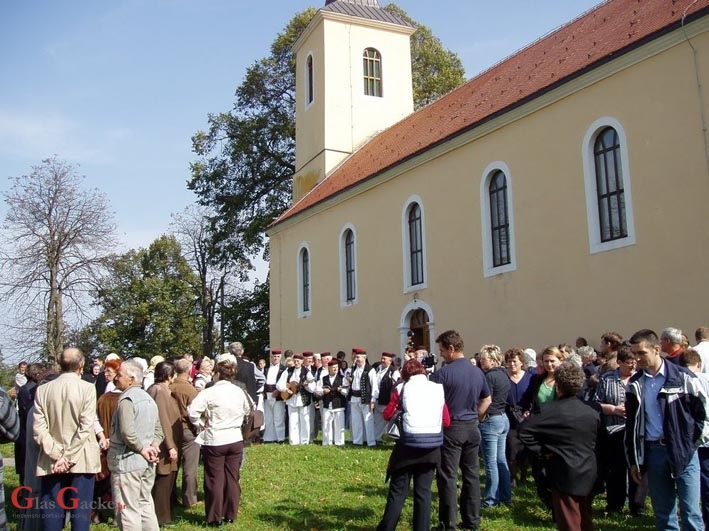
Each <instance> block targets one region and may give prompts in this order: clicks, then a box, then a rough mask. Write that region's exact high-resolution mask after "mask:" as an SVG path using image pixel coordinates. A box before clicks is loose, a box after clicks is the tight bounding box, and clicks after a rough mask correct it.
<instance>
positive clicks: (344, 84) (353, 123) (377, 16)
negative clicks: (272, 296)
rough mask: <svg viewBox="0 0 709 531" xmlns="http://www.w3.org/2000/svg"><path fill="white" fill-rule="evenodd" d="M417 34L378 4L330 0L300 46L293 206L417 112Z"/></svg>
mask: <svg viewBox="0 0 709 531" xmlns="http://www.w3.org/2000/svg"><path fill="white" fill-rule="evenodd" d="M414 31H415V28H414V27H413V26H412V25H411V24H410V23H408V22H407V21H405V20H403V19H402V18H400V17H398V16H396V15H393V14H391V13H389V12H388V11H385V10H384V9H382V8H381V7H379V3H378V1H377V0H326V2H325V6H324V7H322V8H321V9H320V10H318V12H317V14H316V15H315V16H314V17H313V19H312V20H311V21H310V24H309V25H308V27H307V28H306V29H305V31H304V32H303V34H302V35H301V36H300V38H299V39H298V40H297V41H296V43H295V45H294V46H293V51H294V53H295V56H296V76H295V78H296V90H295V92H296V112H295V115H296V127H295V164H296V173H295V176H294V178H293V202H294V203H296V202H297V201H298V200H299V199H301V198H302V197H303V196H304V195H305V194H307V193H308V192H309V191H310V190H311V189H312V188H313V187H314V186H315V185H317V184H318V183H319V182H321V181H322V180H323V179H324V178H325V177H326V176H327V174H328V173H329V172H330V171H331V170H332V169H333V168H335V167H336V166H337V165H338V164H339V163H340V162H341V161H342V160H344V159H345V158H346V157H347V156H348V155H350V154H351V153H353V152H354V151H355V150H356V149H357V148H358V147H359V146H360V145H361V144H363V143H364V142H365V141H366V140H367V139H369V138H370V137H371V136H372V135H373V134H375V133H377V132H379V131H382V130H383V129H386V128H387V127H390V126H391V125H393V124H395V123H396V122H398V121H399V120H401V119H402V118H404V117H405V116H407V115H408V114H410V113H411V112H412V111H413V88H412V80H411V44H410V37H411V35H412V34H413V33H414Z"/></svg>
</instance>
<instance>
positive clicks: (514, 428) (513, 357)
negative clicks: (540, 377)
mask: <svg viewBox="0 0 709 531" xmlns="http://www.w3.org/2000/svg"><path fill="white" fill-rule="evenodd" d="M505 366H506V367H507V376H508V377H509V379H510V393H509V395H508V396H507V418H508V419H509V421H510V432H509V433H508V434H507V448H506V454H507V462H508V464H509V467H510V477H511V478H512V486H513V487H514V486H515V483H516V481H517V472H519V481H520V482H524V481H525V480H526V479H527V470H526V469H527V460H526V458H525V455H524V445H523V444H522V441H520V440H519V426H520V424H521V423H522V421H523V420H524V410H523V409H522V406H521V405H520V403H521V402H522V397H523V396H524V393H525V392H526V391H527V388H528V387H529V383H530V382H531V381H532V375H531V374H530V372H529V371H528V370H527V358H526V357H525V355H524V352H523V351H522V350H521V349H518V348H511V349H509V350H508V351H507V352H505Z"/></svg>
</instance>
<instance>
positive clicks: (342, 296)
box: [340, 223, 359, 307]
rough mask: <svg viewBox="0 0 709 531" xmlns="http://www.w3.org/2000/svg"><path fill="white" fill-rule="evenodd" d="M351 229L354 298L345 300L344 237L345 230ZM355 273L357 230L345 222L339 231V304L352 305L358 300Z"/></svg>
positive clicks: (345, 262) (345, 251)
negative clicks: (352, 239)
mask: <svg viewBox="0 0 709 531" xmlns="http://www.w3.org/2000/svg"><path fill="white" fill-rule="evenodd" d="M349 230H351V231H352V237H353V238H354V248H353V252H352V254H353V260H354V264H353V265H354V299H352V300H350V301H348V300H347V248H346V245H345V243H346V242H345V237H346V234H347V231H349ZM357 277H358V275H357V231H356V230H355V227H354V225H352V224H351V223H348V224H346V225H345V226H344V227H342V230H341V231H340V306H341V307H346V306H353V305H355V304H357V302H358V301H359V283H358V278H357Z"/></svg>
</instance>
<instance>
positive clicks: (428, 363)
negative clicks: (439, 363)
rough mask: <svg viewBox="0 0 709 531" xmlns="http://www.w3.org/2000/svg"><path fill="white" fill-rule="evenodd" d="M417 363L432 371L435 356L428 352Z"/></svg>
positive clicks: (434, 364)
mask: <svg viewBox="0 0 709 531" xmlns="http://www.w3.org/2000/svg"><path fill="white" fill-rule="evenodd" d="M419 361H420V362H421V365H423V366H424V367H425V368H426V369H432V368H433V367H435V366H436V355H435V354H434V353H433V352H429V353H428V354H426V355H425V356H424V357H423V358H421V359H419Z"/></svg>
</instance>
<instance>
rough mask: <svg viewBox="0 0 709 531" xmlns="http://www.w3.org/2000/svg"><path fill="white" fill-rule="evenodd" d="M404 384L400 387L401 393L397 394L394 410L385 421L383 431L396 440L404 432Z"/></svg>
mask: <svg viewBox="0 0 709 531" xmlns="http://www.w3.org/2000/svg"><path fill="white" fill-rule="evenodd" d="M404 387H406V384H404V385H403V386H402V387H401V394H400V395H399V403H398V404H397V406H396V411H395V412H394V414H393V415H392V417H391V418H390V419H389V421H388V422H387V425H386V428H385V432H386V434H387V435H388V436H389V438H390V439H394V440H398V439H400V438H401V435H402V434H403V433H404V405H403V404H404Z"/></svg>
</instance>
